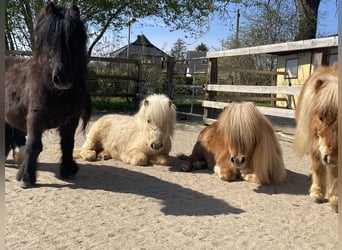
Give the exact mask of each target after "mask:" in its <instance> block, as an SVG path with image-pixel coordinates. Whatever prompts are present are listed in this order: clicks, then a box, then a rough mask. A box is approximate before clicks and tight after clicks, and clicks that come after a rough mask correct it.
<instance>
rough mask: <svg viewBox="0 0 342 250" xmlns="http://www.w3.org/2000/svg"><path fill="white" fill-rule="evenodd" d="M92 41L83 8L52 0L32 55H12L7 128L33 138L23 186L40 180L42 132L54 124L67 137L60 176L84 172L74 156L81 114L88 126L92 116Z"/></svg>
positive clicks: (22, 175) (22, 173)
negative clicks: (89, 72) (88, 80)
mask: <svg viewBox="0 0 342 250" xmlns="http://www.w3.org/2000/svg"><path fill="white" fill-rule="evenodd" d="M86 45H87V32H86V28H85V26H84V24H83V22H82V20H81V18H80V12H79V9H78V7H77V6H75V5H72V6H70V7H68V8H66V7H62V6H56V5H54V4H53V3H52V2H50V3H49V4H48V5H47V6H46V7H45V8H44V9H43V10H42V11H41V12H40V13H39V15H38V16H37V20H36V25H35V30H34V44H33V56H32V58H31V59H27V60H18V59H14V58H11V57H9V58H6V72H5V122H6V126H8V127H12V128H16V129H19V130H21V131H23V132H24V134H26V140H27V141H26V148H25V156H24V159H23V163H22V164H21V165H20V168H19V171H18V173H17V180H18V181H20V186H21V187H23V188H28V187H32V186H34V185H35V183H36V164H37V157H38V155H39V153H40V152H41V151H42V148H43V145H42V134H43V132H44V131H45V130H47V129H50V128H58V131H59V134H60V137H61V141H60V144H61V150H62V160H61V168H60V177H61V178H73V177H74V176H75V174H76V173H77V171H78V166H77V164H76V162H75V161H74V160H73V158H72V152H73V148H74V135H75V131H76V128H77V126H78V123H79V120H80V118H81V119H82V120H83V126H82V129H83V130H84V129H85V127H86V125H87V123H88V122H89V120H90V116H91V100H90V96H89V93H88V91H87V89H86V86H85V78H86V73H87V53H86ZM11 140H12V139H11V138H6V141H7V142H10V141H11ZM6 146H7V145H6Z"/></svg>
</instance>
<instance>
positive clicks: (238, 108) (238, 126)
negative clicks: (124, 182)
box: [218, 102, 260, 149]
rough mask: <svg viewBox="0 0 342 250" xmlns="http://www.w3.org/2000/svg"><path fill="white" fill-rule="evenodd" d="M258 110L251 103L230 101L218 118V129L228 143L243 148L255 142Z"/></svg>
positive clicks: (258, 117) (257, 128)
mask: <svg viewBox="0 0 342 250" xmlns="http://www.w3.org/2000/svg"><path fill="white" fill-rule="evenodd" d="M259 119H260V112H259V111H258V110H257V109H256V107H255V106H254V104H253V103H251V102H243V103H231V104H229V105H228V106H227V107H226V108H225V109H224V110H223V112H222V113H221V115H220V117H219V119H218V130H219V131H220V132H221V133H222V135H223V136H224V138H225V139H227V140H229V143H230V144H233V145H235V146H238V147H240V148H241V149H245V148H247V147H249V146H250V145H253V144H255V143H256V140H257V137H256V132H257V131H258V130H259Z"/></svg>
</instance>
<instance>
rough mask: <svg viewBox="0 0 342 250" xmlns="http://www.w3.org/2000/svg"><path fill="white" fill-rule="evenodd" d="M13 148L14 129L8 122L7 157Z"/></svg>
mask: <svg viewBox="0 0 342 250" xmlns="http://www.w3.org/2000/svg"><path fill="white" fill-rule="evenodd" d="M12 148H13V129H12V127H11V126H10V125H9V124H8V123H5V159H6V158H7V156H8V153H9V152H10V151H11V149H12Z"/></svg>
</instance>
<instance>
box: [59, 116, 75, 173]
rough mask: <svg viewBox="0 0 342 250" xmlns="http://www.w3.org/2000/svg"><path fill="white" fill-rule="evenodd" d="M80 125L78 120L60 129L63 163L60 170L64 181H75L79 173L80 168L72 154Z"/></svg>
mask: <svg viewBox="0 0 342 250" xmlns="http://www.w3.org/2000/svg"><path fill="white" fill-rule="evenodd" d="M77 125H78V119H77V120H73V121H70V122H69V123H68V124H65V125H63V126H61V127H60V128H59V134H60V136H61V150H62V163H61V168H60V177H61V178H63V179H73V178H75V175H76V173H77V171H78V166H77V164H76V162H75V161H74V159H73V157H72V154H73V150H74V142H75V139H74V136H75V131H76V128H77Z"/></svg>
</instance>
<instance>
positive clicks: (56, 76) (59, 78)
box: [51, 70, 71, 89]
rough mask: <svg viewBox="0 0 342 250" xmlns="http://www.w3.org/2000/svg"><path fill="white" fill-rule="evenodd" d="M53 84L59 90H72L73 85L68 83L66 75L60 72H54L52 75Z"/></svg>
mask: <svg viewBox="0 0 342 250" xmlns="http://www.w3.org/2000/svg"><path fill="white" fill-rule="evenodd" d="M51 80H52V82H53V84H54V85H55V87H56V88H58V89H70V88H71V83H69V82H68V81H66V79H65V77H64V74H63V73H62V72H61V71H60V70H54V71H53V73H52V79H51Z"/></svg>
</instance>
